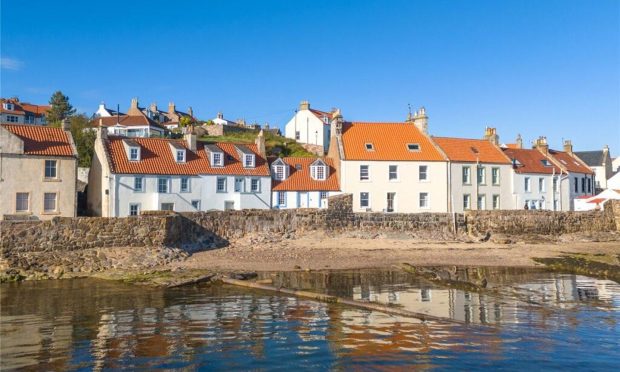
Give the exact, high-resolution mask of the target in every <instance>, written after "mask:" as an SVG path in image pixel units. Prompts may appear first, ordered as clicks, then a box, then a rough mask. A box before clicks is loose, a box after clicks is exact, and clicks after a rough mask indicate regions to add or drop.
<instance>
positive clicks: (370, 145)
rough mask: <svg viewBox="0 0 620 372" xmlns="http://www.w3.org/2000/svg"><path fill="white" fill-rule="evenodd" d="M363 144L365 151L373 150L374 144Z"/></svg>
mask: <svg viewBox="0 0 620 372" xmlns="http://www.w3.org/2000/svg"><path fill="white" fill-rule="evenodd" d="M364 146H366V151H375V146H374V145H373V144H372V143H367V144H365V145H364Z"/></svg>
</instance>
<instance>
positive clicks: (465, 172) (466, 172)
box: [463, 166, 471, 185]
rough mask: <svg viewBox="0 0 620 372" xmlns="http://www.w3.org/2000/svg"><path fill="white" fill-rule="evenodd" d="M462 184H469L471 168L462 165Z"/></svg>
mask: <svg viewBox="0 0 620 372" xmlns="http://www.w3.org/2000/svg"><path fill="white" fill-rule="evenodd" d="M463 185H471V168H470V167H469V166H463Z"/></svg>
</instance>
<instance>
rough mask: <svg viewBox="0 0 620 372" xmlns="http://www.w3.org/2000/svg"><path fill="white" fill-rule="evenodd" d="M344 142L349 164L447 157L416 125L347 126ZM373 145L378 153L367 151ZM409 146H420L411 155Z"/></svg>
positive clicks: (378, 124)
mask: <svg viewBox="0 0 620 372" xmlns="http://www.w3.org/2000/svg"><path fill="white" fill-rule="evenodd" d="M342 142H343V147H344V159H345V160H409V161H445V160H446V159H445V157H444V156H443V154H442V153H441V152H440V151H439V150H438V149H437V148H436V147H435V144H434V143H433V142H432V141H431V140H430V138H429V137H427V136H425V135H424V134H422V132H420V130H419V129H418V128H417V127H416V126H415V125H414V124H412V123H364V122H352V123H344V125H343V128H342ZM367 143H370V144H372V146H373V149H374V150H371V151H368V150H366V144H367ZM407 144H419V145H420V150H419V151H409V150H408V148H407Z"/></svg>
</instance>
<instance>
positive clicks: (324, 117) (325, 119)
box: [323, 115, 329, 124]
mask: <svg viewBox="0 0 620 372" xmlns="http://www.w3.org/2000/svg"><path fill="white" fill-rule="evenodd" d="M323 123H325V124H329V118H328V117H327V115H323Z"/></svg>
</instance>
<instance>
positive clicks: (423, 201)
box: [420, 192, 431, 209]
mask: <svg viewBox="0 0 620 372" xmlns="http://www.w3.org/2000/svg"><path fill="white" fill-rule="evenodd" d="M430 207H431V205H430V200H429V196H428V193H427V192H421V193H420V208H421V209H428V208H430Z"/></svg>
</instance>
